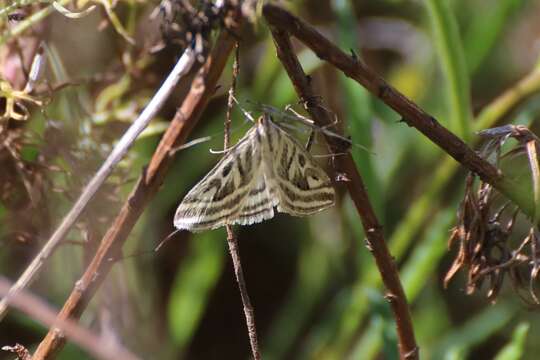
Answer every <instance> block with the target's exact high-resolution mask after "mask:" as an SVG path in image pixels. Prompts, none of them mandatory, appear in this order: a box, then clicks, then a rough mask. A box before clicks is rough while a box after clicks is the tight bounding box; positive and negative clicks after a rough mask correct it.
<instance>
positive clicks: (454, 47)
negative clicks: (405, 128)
mask: <svg viewBox="0 0 540 360" xmlns="http://www.w3.org/2000/svg"><path fill="white" fill-rule="evenodd" d="M425 3H426V6H427V9H428V14H429V18H430V21H431V25H432V29H433V42H434V43H435V45H436V48H437V51H438V54H439V59H440V62H441V68H442V71H443V73H444V76H445V78H446V82H447V85H448V86H447V91H446V93H445V95H446V97H447V102H448V123H447V126H448V127H449V128H450V130H452V131H453V132H454V133H455V134H456V135H457V136H459V137H460V138H462V139H463V140H464V141H465V142H469V141H470V139H471V136H472V134H471V120H472V109H471V90H470V84H469V72H468V70H467V64H466V63H465V54H464V51H463V45H462V42H461V38H460V36H459V31H458V26H457V22H456V19H455V17H454V15H453V13H452V11H451V10H450V9H449V7H448V6H447V5H446V3H445V2H444V1H443V0H425Z"/></svg>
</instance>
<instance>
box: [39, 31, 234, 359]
mask: <svg viewBox="0 0 540 360" xmlns="http://www.w3.org/2000/svg"><path fill="white" fill-rule="evenodd" d="M234 43H235V39H234V37H233V35H231V33H230V32H229V31H223V32H222V34H221V35H220V36H219V37H218V39H217V40H216V45H215V47H214V49H213V51H212V53H211V54H210V56H209V57H208V59H207V60H206V63H205V64H204V66H203V67H202V69H201V70H200V71H199V73H198V75H197V76H196V78H195V79H194V80H193V82H192V85H191V89H190V91H189V93H188V95H187V96H186V98H185V99H184V102H183V103H182V106H181V107H180V108H179V109H178V111H177V112H176V114H175V116H174V119H173V120H172V122H171V124H170V125H169V128H168V129H167V131H166V132H165V134H164V135H163V138H162V139H161V141H160V143H159V145H158V147H157V149H156V151H155V152H154V155H153V156H152V159H151V161H150V163H149V165H148V168H147V169H146V171H144V173H143V174H142V175H141V177H140V178H139V180H138V181H137V184H136V185H135V188H134V189H133V191H132V192H131V194H130V195H129V197H128V199H127V200H126V202H125V203H124V205H123V206H122V208H121V210H120V212H119V214H118V215H117V217H116V218H115V219H114V221H113V223H112V224H111V226H110V227H109V230H108V231H107V232H106V234H105V236H104V237H103V239H102V240H101V244H100V246H99V248H98V250H97V252H96V255H95V256H94V258H93V259H92V261H91V262H90V264H89V266H88V268H87V269H86V271H85V272H84V274H83V276H82V277H81V279H80V280H79V281H77V283H76V285H75V287H74V288H73V290H72V292H71V294H70V296H69V298H68V299H67V301H66V302H65V303H64V306H63V308H62V310H61V312H60V315H59V318H60V319H67V318H75V319H76V318H78V317H80V316H81V314H82V312H83V311H84V309H85V308H86V306H87V305H88V302H89V301H90V299H91V298H92V296H93V295H94V294H95V292H96V290H97V289H98V288H99V286H100V285H101V283H102V282H103V280H104V279H105V277H106V276H107V274H108V273H109V271H110V269H111V267H112V265H113V263H114V262H113V261H111V259H114V258H117V257H118V255H119V252H120V251H121V248H122V245H123V244H124V242H125V241H126V239H127V237H128V235H129V233H130V232H131V230H132V229H133V227H134V226H135V223H136V222H137V220H138V219H139V217H140V215H141V214H142V212H143V210H144V208H145V207H146V206H147V205H148V204H149V202H150V200H151V199H152V198H153V196H154V195H155V194H156V192H157V191H158V189H159V187H160V186H161V184H162V182H163V179H164V178H165V175H166V173H167V170H168V168H169V166H170V164H171V163H172V160H173V157H172V151H171V150H172V149H174V148H175V147H178V145H180V144H182V143H184V142H185V141H186V139H187V136H188V134H189V133H190V132H191V130H192V129H193V127H194V126H195V124H196V123H197V121H198V120H199V118H200V116H201V114H202V112H203V110H204V109H205V108H206V105H207V104H208V101H209V100H210V97H211V96H212V95H213V94H214V91H215V89H216V84H217V81H218V79H219V77H220V75H221V73H222V72H223V68H224V67H225V64H226V62H227V59H228V57H229V54H230V52H231V51H232V49H233V46H234ZM64 343H65V338H64V337H63V336H62V334H61V333H59V332H58V331H56V329H55V328H51V329H50V330H49V332H48V334H47V335H46V337H45V338H44V339H43V341H42V342H41V343H40V344H39V347H38V349H37V350H36V352H35V354H34V357H33V359H34V360H41V359H52V358H54V357H55V354H56V353H57V352H58V351H59V350H60V349H61V348H62V347H63V345H64Z"/></svg>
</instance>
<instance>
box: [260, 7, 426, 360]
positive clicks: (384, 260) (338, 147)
mask: <svg viewBox="0 0 540 360" xmlns="http://www.w3.org/2000/svg"><path fill="white" fill-rule="evenodd" d="M263 11H264V10H263ZM270 30H271V31H272V36H273V37H274V43H275V46H276V50H277V56H278V58H279V60H280V61H281V63H282V64H283V67H284V68H285V70H286V71H287V74H288V75H289V78H290V79H291V82H292V83H293V85H294V88H295V90H296V92H297V93H298V97H299V98H300V99H301V101H302V102H303V103H304V106H305V108H306V110H307V111H308V112H309V114H310V115H311V117H312V118H313V120H314V121H315V122H316V123H317V125H318V126H320V127H325V126H329V125H331V124H332V118H331V116H330V114H329V113H328V111H327V110H326V108H325V107H324V105H322V104H321V103H320V100H318V99H320V97H319V96H317V94H316V93H315V91H314V90H313V86H312V84H311V81H310V80H309V78H308V77H307V76H306V74H305V73H304V70H303V69H302V66H301V64H300V62H299V61H298V58H297V57H296V55H295V53H294V51H293V49H292V44H291V41H290V39H289V34H288V33H287V32H286V31H283V30H280V29H278V28H276V27H272V28H271V29H270ZM326 141H327V143H328V144H329V145H330V147H331V150H332V152H334V153H341V152H343V144H340V142H339V141H337V139H336V138H333V137H330V136H327V137H326ZM335 166H336V171H337V172H338V173H345V174H346V176H347V178H348V179H349V181H346V182H345V184H346V186H347V189H348V191H349V193H350V196H351V199H352V200H353V202H354V204H355V206H356V210H357V212H358V215H359V216H360V219H361V221H362V225H363V227H364V231H365V234H366V242H367V247H368V249H369V251H370V252H371V253H372V254H373V257H374V258H375V262H376V263H377V267H378V269H379V272H380V274H381V278H382V280H383V283H384V285H385V286H386V291H387V292H386V295H385V298H386V299H387V300H388V301H389V303H390V307H391V308H392V311H393V313H394V318H395V319H396V327H397V334H398V343H399V352H400V358H401V359H402V360H409V359H418V358H419V355H418V346H417V345H416V339H415V336H414V329H413V325H412V319H411V314H410V311H409V306H408V304H407V298H406V296H405V292H404V291H403V286H402V285H401V280H400V278H399V273H398V270H397V267H396V264H395V263H394V259H393V257H392V255H391V254H390V251H389V250H388V247H387V246H386V242H385V239H384V234H383V228H382V226H381V225H380V223H379V220H378V219H377V216H376V215H375V212H374V210H373V207H372V206H371V202H370V200H369V196H368V193H367V190H366V188H365V186H364V181H363V180H362V177H361V175H360V173H359V172H358V170H357V169H356V166H355V164H354V161H353V159H352V157H351V154H350V153H346V154H345V155H344V156H338V157H337V158H336V159H335Z"/></svg>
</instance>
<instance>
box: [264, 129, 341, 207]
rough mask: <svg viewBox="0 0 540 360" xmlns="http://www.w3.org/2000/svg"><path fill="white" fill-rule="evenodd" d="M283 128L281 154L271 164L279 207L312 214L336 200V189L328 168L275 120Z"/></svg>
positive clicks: (269, 164)
mask: <svg viewBox="0 0 540 360" xmlns="http://www.w3.org/2000/svg"><path fill="white" fill-rule="evenodd" d="M272 125H273V127H274V128H275V129H276V131H277V132H279V136H277V138H278V139H279V143H278V146H274V148H276V149H277V154H274V155H272V156H273V159H272V161H267V164H268V165H267V167H271V168H272V169H271V172H272V179H273V184H272V186H271V188H272V191H273V192H275V193H276V195H277V197H278V198H279V204H278V205H277V210H278V211H279V212H284V213H288V214H290V215H295V216H304V215H310V214H313V213H316V212H319V211H321V210H324V209H326V208H328V207H330V206H332V205H334V202H335V190H334V188H333V186H332V182H331V181H330V178H329V177H328V175H327V174H326V172H325V171H324V170H323V169H322V168H321V167H320V166H319V164H317V162H316V161H315V159H314V158H313V156H311V154H310V153H309V152H308V151H306V150H305V149H304V147H303V146H302V145H301V144H300V143H298V142H297V141H296V140H295V139H294V138H292V137H291V136H290V135H289V134H288V133H287V132H286V131H284V130H282V129H281V128H279V127H278V126H277V125H275V124H272Z"/></svg>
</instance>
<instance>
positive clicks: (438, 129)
mask: <svg viewBox="0 0 540 360" xmlns="http://www.w3.org/2000/svg"><path fill="white" fill-rule="evenodd" d="M263 14H264V16H265V18H266V20H267V21H268V22H269V23H270V24H271V25H272V26H275V27H277V28H279V29H282V30H286V31H287V32H289V33H290V34H291V35H293V36H294V37H296V38H297V39H298V40H300V41H302V42H303V43H304V44H305V45H306V46H308V47H309V48H310V49H311V50H313V52H314V53H315V54H316V55H317V56H318V57H319V58H321V59H323V60H325V61H328V62H329V63H331V64H332V65H334V66H335V67H337V68H338V69H340V70H341V71H342V72H343V73H344V74H345V75H347V76H348V77H350V78H351V79H353V80H356V81H357V82H358V83H359V84H360V85H362V86H363V87H365V88H366V89H367V90H368V91H369V92H371V93H372V94H373V95H375V96H376V97H378V98H379V99H381V100H382V101H383V102H384V103H385V104H387V105H388V106H389V107H391V108H392V109H394V110H395V111H396V112H397V113H398V114H400V115H401V116H402V121H403V122H405V123H406V124H407V125H409V126H411V127H414V128H416V129H417V130H419V131H420V132H421V133H422V134H424V135H425V136H426V137H427V138H428V139H430V140H431V141H432V142H433V143H435V144H436V145H437V146H439V147H440V148H441V149H442V150H444V151H445V152H446V153H447V154H449V155H450V156H452V157H453V158H454V159H455V160H456V161H458V162H459V163H461V164H462V165H463V166H464V167H466V168H468V169H469V170H470V171H472V172H474V173H476V174H478V175H479V177H480V178H481V179H482V180H484V181H485V182H487V183H489V184H491V185H493V186H494V187H495V188H497V189H498V190H499V191H500V192H502V193H503V194H505V195H506V196H507V197H508V198H510V199H511V200H513V201H514V202H515V203H516V204H517V205H518V206H519V207H520V208H521V209H522V210H523V212H525V213H526V214H528V215H529V216H532V215H533V213H534V204H533V202H532V201H531V198H530V197H529V196H528V194H526V192H524V191H520V188H519V186H516V184H515V183H514V182H513V181H511V180H510V179H508V178H507V177H505V176H503V175H502V174H501V172H500V171H498V169H497V168H496V167H495V166H493V165H491V164H490V163H489V162H487V161H485V160H484V159H482V158H481V157H480V156H478V155H477V154H476V153H475V152H474V151H473V150H472V149H471V148H469V147H468V146H467V145H466V144H465V143H464V142H463V141H462V140H461V139H460V138H459V137H457V136H456V135H454V134H453V133H451V132H450V131H448V130H447V129H446V128H444V127H443V126H442V125H441V124H440V123H439V122H438V121H437V120H436V119H435V118H434V117H433V116H431V115H429V114H428V113H426V112H425V111H424V110H422V109H421V108H420V107H419V106H418V105H416V104H415V103H414V102H412V101H411V100H410V99H408V98H407V97H406V96H405V95H403V94H401V93H400V92H399V91H397V90H396V89H395V88H394V87H392V86H391V85H389V84H388V83H387V82H386V81H384V80H383V79H382V78H381V77H380V76H379V75H377V74H376V73H375V72H373V71H372V70H371V69H370V68H368V67H367V66H366V65H365V64H363V63H362V62H361V60H359V59H357V58H356V57H352V56H350V55H347V54H346V53H344V52H343V51H341V50H340V49H339V48H338V47H337V46H336V45H334V44H333V43H332V42H331V41H330V40H328V39H327V38H326V37H324V36H323V35H321V34H320V33H319V32H318V31H317V30H316V29H315V28H314V27H312V26H311V25H309V24H307V23H305V22H304V21H302V20H301V19H299V18H298V17H296V16H294V15H292V14H291V13H289V12H288V11H287V10H284V9H282V8H280V7H278V6H275V5H271V4H267V5H265V6H264V7H263Z"/></svg>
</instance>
